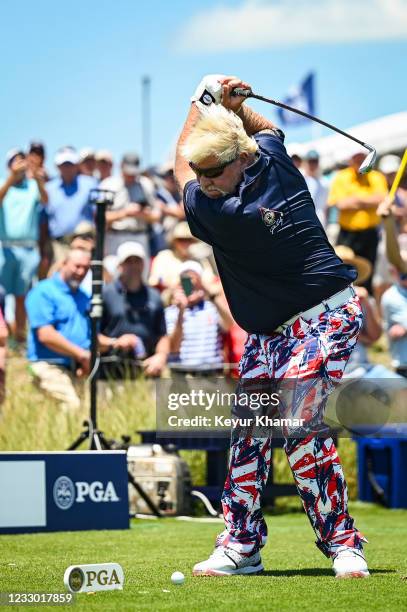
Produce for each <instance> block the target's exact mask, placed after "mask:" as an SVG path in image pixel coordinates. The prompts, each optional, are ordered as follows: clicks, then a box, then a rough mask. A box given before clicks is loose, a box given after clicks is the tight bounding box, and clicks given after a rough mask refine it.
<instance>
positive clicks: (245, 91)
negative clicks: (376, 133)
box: [232, 87, 374, 151]
mask: <svg viewBox="0 0 407 612" xmlns="http://www.w3.org/2000/svg"><path fill="white" fill-rule="evenodd" d="M232 95H235V96H244V97H245V98H255V99H256V100H261V101H262V102H268V103H269V104H274V106H279V107H280V108H284V109H285V110H288V111H291V112H293V113H296V114H297V115H301V116H302V117H306V118H307V119H311V121H316V122H317V123H320V124H321V125H324V126H325V127H327V128H329V129H331V130H333V131H334V132H338V134H342V136H345V138H349V139H350V140H353V141H354V142H357V143H358V144H360V145H361V146H362V147H364V148H365V149H368V150H369V151H373V150H374V149H373V147H371V146H370V145H368V144H366V143H365V142H362V141H361V140H359V138H356V137H355V136H351V135H350V134H348V133H347V132H344V131H343V130H340V129H339V128H337V127H335V126H334V125H331V124H330V123H327V122H326V121H323V120H322V119H318V117H314V116H313V115H310V114H309V113H306V112H305V111H302V110H299V109H298V108H293V107H292V106H288V104H284V103H283V102H278V100H272V99H271V98H265V97H264V96H259V95H258V94H255V93H253V92H252V91H250V89H242V88H240V87H236V88H235V89H234V90H233V92H232Z"/></svg>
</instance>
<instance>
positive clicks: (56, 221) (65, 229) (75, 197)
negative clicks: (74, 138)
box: [47, 147, 97, 261]
mask: <svg viewBox="0 0 407 612" xmlns="http://www.w3.org/2000/svg"><path fill="white" fill-rule="evenodd" d="M55 165H56V166H57V168H58V171H59V174H60V176H59V177H58V178H55V179H53V180H52V181H50V182H49V183H47V191H48V198H49V205H48V208H47V213H48V222H49V231H50V235H51V239H52V248H53V256H54V260H55V261H59V260H61V259H64V257H65V255H66V253H67V251H68V250H69V245H70V242H71V239H72V234H73V232H74V231H75V228H76V227H77V226H78V225H79V223H80V222H81V221H88V222H91V223H93V210H92V205H91V204H90V202H89V194H90V192H91V190H92V189H94V188H95V187H96V186H97V182H96V179H94V178H93V177H90V176H85V175H83V174H79V155H78V154H77V152H76V151H75V149H73V148H72V147H64V148H63V149H60V150H59V151H58V153H57V154H56V156H55Z"/></svg>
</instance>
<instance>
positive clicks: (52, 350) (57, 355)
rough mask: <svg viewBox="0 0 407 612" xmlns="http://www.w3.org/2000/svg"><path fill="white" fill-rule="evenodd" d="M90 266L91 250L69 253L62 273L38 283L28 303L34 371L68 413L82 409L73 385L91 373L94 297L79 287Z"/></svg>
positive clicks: (30, 294) (41, 385)
mask: <svg viewBox="0 0 407 612" xmlns="http://www.w3.org/2000/svg"><path fill="white" fill-rule="evenodd" d="M89 266H90V254H89V252H88V251H84V250H81V249H72V250H70V251H68V254H67V256H66V259H65V261H64V264H63V266H62V268H61V270H60V271H59V272H57V273H56V274H54V275H53V276H52V277H51V278H47V279H46V280H43V281H40V282H39V283H38V284H37V285H36V286H35V287H34V288H33V289H32V290H31V291H30V292H29V293H28V295H27V299H26V308H27V314H28V320H29V325H30V331H29V338H28V359H29V361H30V369H31V372H32V374H33V376H34V378H35V380H36V382H37V383H38V385H39V387H40V388H41V389H42V390H43V391H45V392H47V393H48V394H49V395H51V396H52V397H54V398H55V399H56V400H57V401H59V402H61V404H62V406H63V407H64V408H65V409H72V408H77V407H79V405H80V400H79V396H78V393H77V391H76V389H75V386H74V381H75V379H76V378H77V377H81V376H83V375H84V374H87V373H89V365H90V351H89V347H90V327H89V316H88V311H89V307H90V298H89V296H88V295H87V294H86V293H85V292H84V291H83V290H82V289H81V288H80V284H81V282H82V281H83V279H84V278H85V276H86V274H87V272H88V270H89Z"/></svg>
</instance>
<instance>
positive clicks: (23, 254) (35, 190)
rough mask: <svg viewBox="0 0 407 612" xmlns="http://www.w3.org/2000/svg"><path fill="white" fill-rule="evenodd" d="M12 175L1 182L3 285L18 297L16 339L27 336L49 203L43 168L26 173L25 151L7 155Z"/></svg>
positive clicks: (0, 275)
mask: <svg viewBox="0 0 407 612" xmlns="http://www.w3.org/2000/svg"><path fill="white" fill-rule="evenodd" d="M7 167H8V170H9V175H8V177H7V178H6V180H5V181H3V182H0V284H1V285H2V286H3V287H4V289H5V291H6V294H9V295H14V296H15V304H16V306H15V330H14V332H15V339H16V341H17V342H23V341H24V339H25V326H26V314H25V308H24V300H25V296H26V294H27V291H28V290H29V288H30V285H31V282H32V279H33V277H34V276H35V274H36V272H37V268H38V264H39V261H40V258H39V252H38V238H39V214H40V208H41V204H43V205H45V204H47V201H48V198H47V193H46V191H45V187H44V172H43V169H42V168H35V169H33V171H32V176H33V178H28V176H27V159H26V156H25V153H24V151H21V150H19V149H13V150H11V151H9V153H8V154H7Z"/></svg>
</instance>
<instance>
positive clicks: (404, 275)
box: [400, 272, 407, 281]
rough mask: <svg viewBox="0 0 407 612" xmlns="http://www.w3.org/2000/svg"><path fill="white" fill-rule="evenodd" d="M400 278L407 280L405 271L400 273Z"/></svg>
mask: <svg viewBox="0 0 407 612" xmlns="http://www.w3.org/2000/svg"><path fill="white" fill-rule="evenodd" d="M400 280H402V281H407V272H403V274H400Z"/></svg>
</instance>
